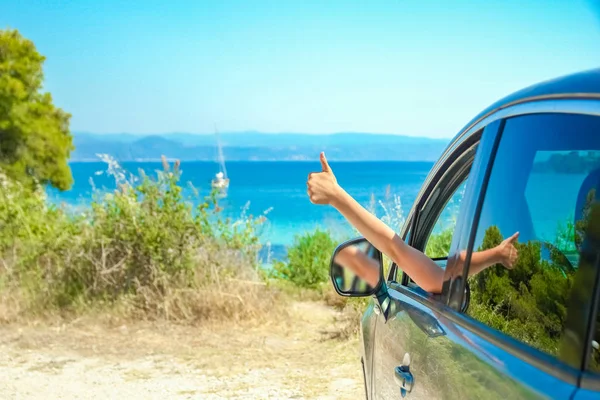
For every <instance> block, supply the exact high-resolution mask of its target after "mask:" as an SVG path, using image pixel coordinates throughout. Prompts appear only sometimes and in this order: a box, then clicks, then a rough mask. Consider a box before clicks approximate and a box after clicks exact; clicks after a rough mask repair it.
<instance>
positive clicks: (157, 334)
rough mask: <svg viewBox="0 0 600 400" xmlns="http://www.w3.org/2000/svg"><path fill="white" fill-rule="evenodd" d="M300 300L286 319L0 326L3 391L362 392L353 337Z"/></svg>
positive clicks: (163, 395)
mask: <svg viewBox="0 0 600 400" xmlns="http://www.w3.org/2000/svg"><path fill="white" fill-rule="evenodd" d="M334 317H335V312H334V311H333V310H331V309H330V308H328V307H325V306H324V305H321V304H318V303H295V304H294V307H293V309H292V311H291V312H290V317H289V319H288V321H287V323H288V324H287V325H284V323H285V322H284V321H282V323H270V324H261V325H259V326H257V325H256V324H255V325H236V326H231V325H226V324H220V325H214V326H211V327H201V328H199V327H190V326H178V325H174V324H166V323H162V324H158V323H134V324H130V325H119V326H115V327H107V325H106V324H100V323H93V322H90V321H87V322H82V321H79V322H74V323H71V324H68V325H60V326H48V325H47V324H38V325H35V324H28V325H23V324H22V325H7V326H3V327H0V399H7V400H8V399H360V398H363V397H364V389H363V387H362V374H361V371H360V362H359V359H358V343H357V340H356V339H352V340H345V341H338V340H330V339H326V335H324V334H323V333H322V331H324V330H331V328H332V321H333V318H334Z"/></svg>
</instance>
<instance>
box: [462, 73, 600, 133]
mask: <svg viewBox="0 0 600 400" xmlns="http://www.w3.org/2000/svg"><path fill="white" fill-rule="evenodd" d="M551 99H600V68H596V69H592V70H587V71H582V72H578V73H575V74H571V75H566V76H561V77H559V78H555V79H551V80H548V81H544V82H541V83H537V84H535V85H532V86H528V87H526V88H524V89H521V90H518V91H516V92H514V93H512V94H510V95H508V96H506V97H504V98H502V99H500V100H498V101H497V102H495V103H493V104H492V105H490V106H489V107H487V108H486V109H485V110H483V111H482V112H480V113H479V114H478V115H477V116H476V117H475V118H473V119H472V120H471V121H469V123H468V124H467V125H465V127H464V128H463V129H461V131H460V132H459V134H458V135H457V137H458V136H459V135H460V134H461V133H462V132H464V131H465V130H466V129H469V127H471V126H472V125H474V124H475V123H477V121H479V120H481V119H483V118H484V117H485V116H487V115H490V114H493V113H494V112H496V111H498V110H501V109H503V108H507V107H510V106H513V105H515V104H520V103H527V102H531V101H538V100H551ZM455 139H456V138H455Z"/></svg>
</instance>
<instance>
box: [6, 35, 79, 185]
mask: <svg viewBox="0 0 600 400" xmlns="http://www.w3.org/2000/svg"><path fill="white" fill-rule="evenodd" d="M44 60H45V57H44V56H42V55H41V54H40V53H38V51H37V50H36V48H35V45H34V44H33V42H31V41H30V40H27V39H26V38H24V37H23V36H21V34H20V33H19V32H18V31H17V30H0V169H2V170H4V171H5V172H6V174H8V176H10V177H12V178H14V179H17V180H19V181H21V182H25V183H33V182H35V181H37V182H39V183H41V184H50V185H52V186H54V187H56V188H58V189H61V190H66V189H68V188H69V187H70V186H71V184H72V182H73V177H72V176H71V169H70V168H69V165H68V164H67V160H68V159H69V155H70V153H71V150H72V149H73V142H72V140H73V138H72V136H71V133H70V131H69V120H70V117H71V116H70V114H68V113H66V112H64V111H63V110H61V109H60V108H58V107H55V106H54V104H52V96H51V95H50V93H47V92H46V93H45V92H43V91H42V84H43V80H44V74H43V71H42V65H43V63H44Z"/></svg>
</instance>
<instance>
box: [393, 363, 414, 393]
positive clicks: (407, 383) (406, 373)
mask: <svg viewBox="0 0 600 400" xmlns="http://www.w3.org/2000/svg"><path fill="white" fill-rule="evenodd" d="M394 381H395V382H396V384H397V385H398V386H400V394H402V397H404V396H406V394H407V393H410V392H411V391H412V388H413V385H414V383H415V380H414V378H413V376H412V374H411V372H410V367H409V366H408V365H401V366H399V367H396V368H395V370H394Z"/></svg>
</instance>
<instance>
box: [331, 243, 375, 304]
mask: <svg viewBox="0 0 600 400" xmlns="http://www.w3.org/2000/svg"><path fill="white" fill-rule="evenodd" d="M330 275H331V280H332V281H333V286H334V288H335V291H336V292H337V293H338V294H340V295H342V296H354V297H361V296H370V295H372V294H375V293H376V292H377V290H378V289H379V287H380V286H381V281H382V259H381V252H380V251H379V250H377V249H376V248H375V247H373V246H372V245H371V244H370V243H369V242H368V241H367V240H366V239H364V238H359V239H353V240H351V241H349V242H346V243H343V244H341V245H340V246H339V247H338V248H337V249H336V250H335V252H334V253H333V257H332V259H331V269H330Z"/></svg>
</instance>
